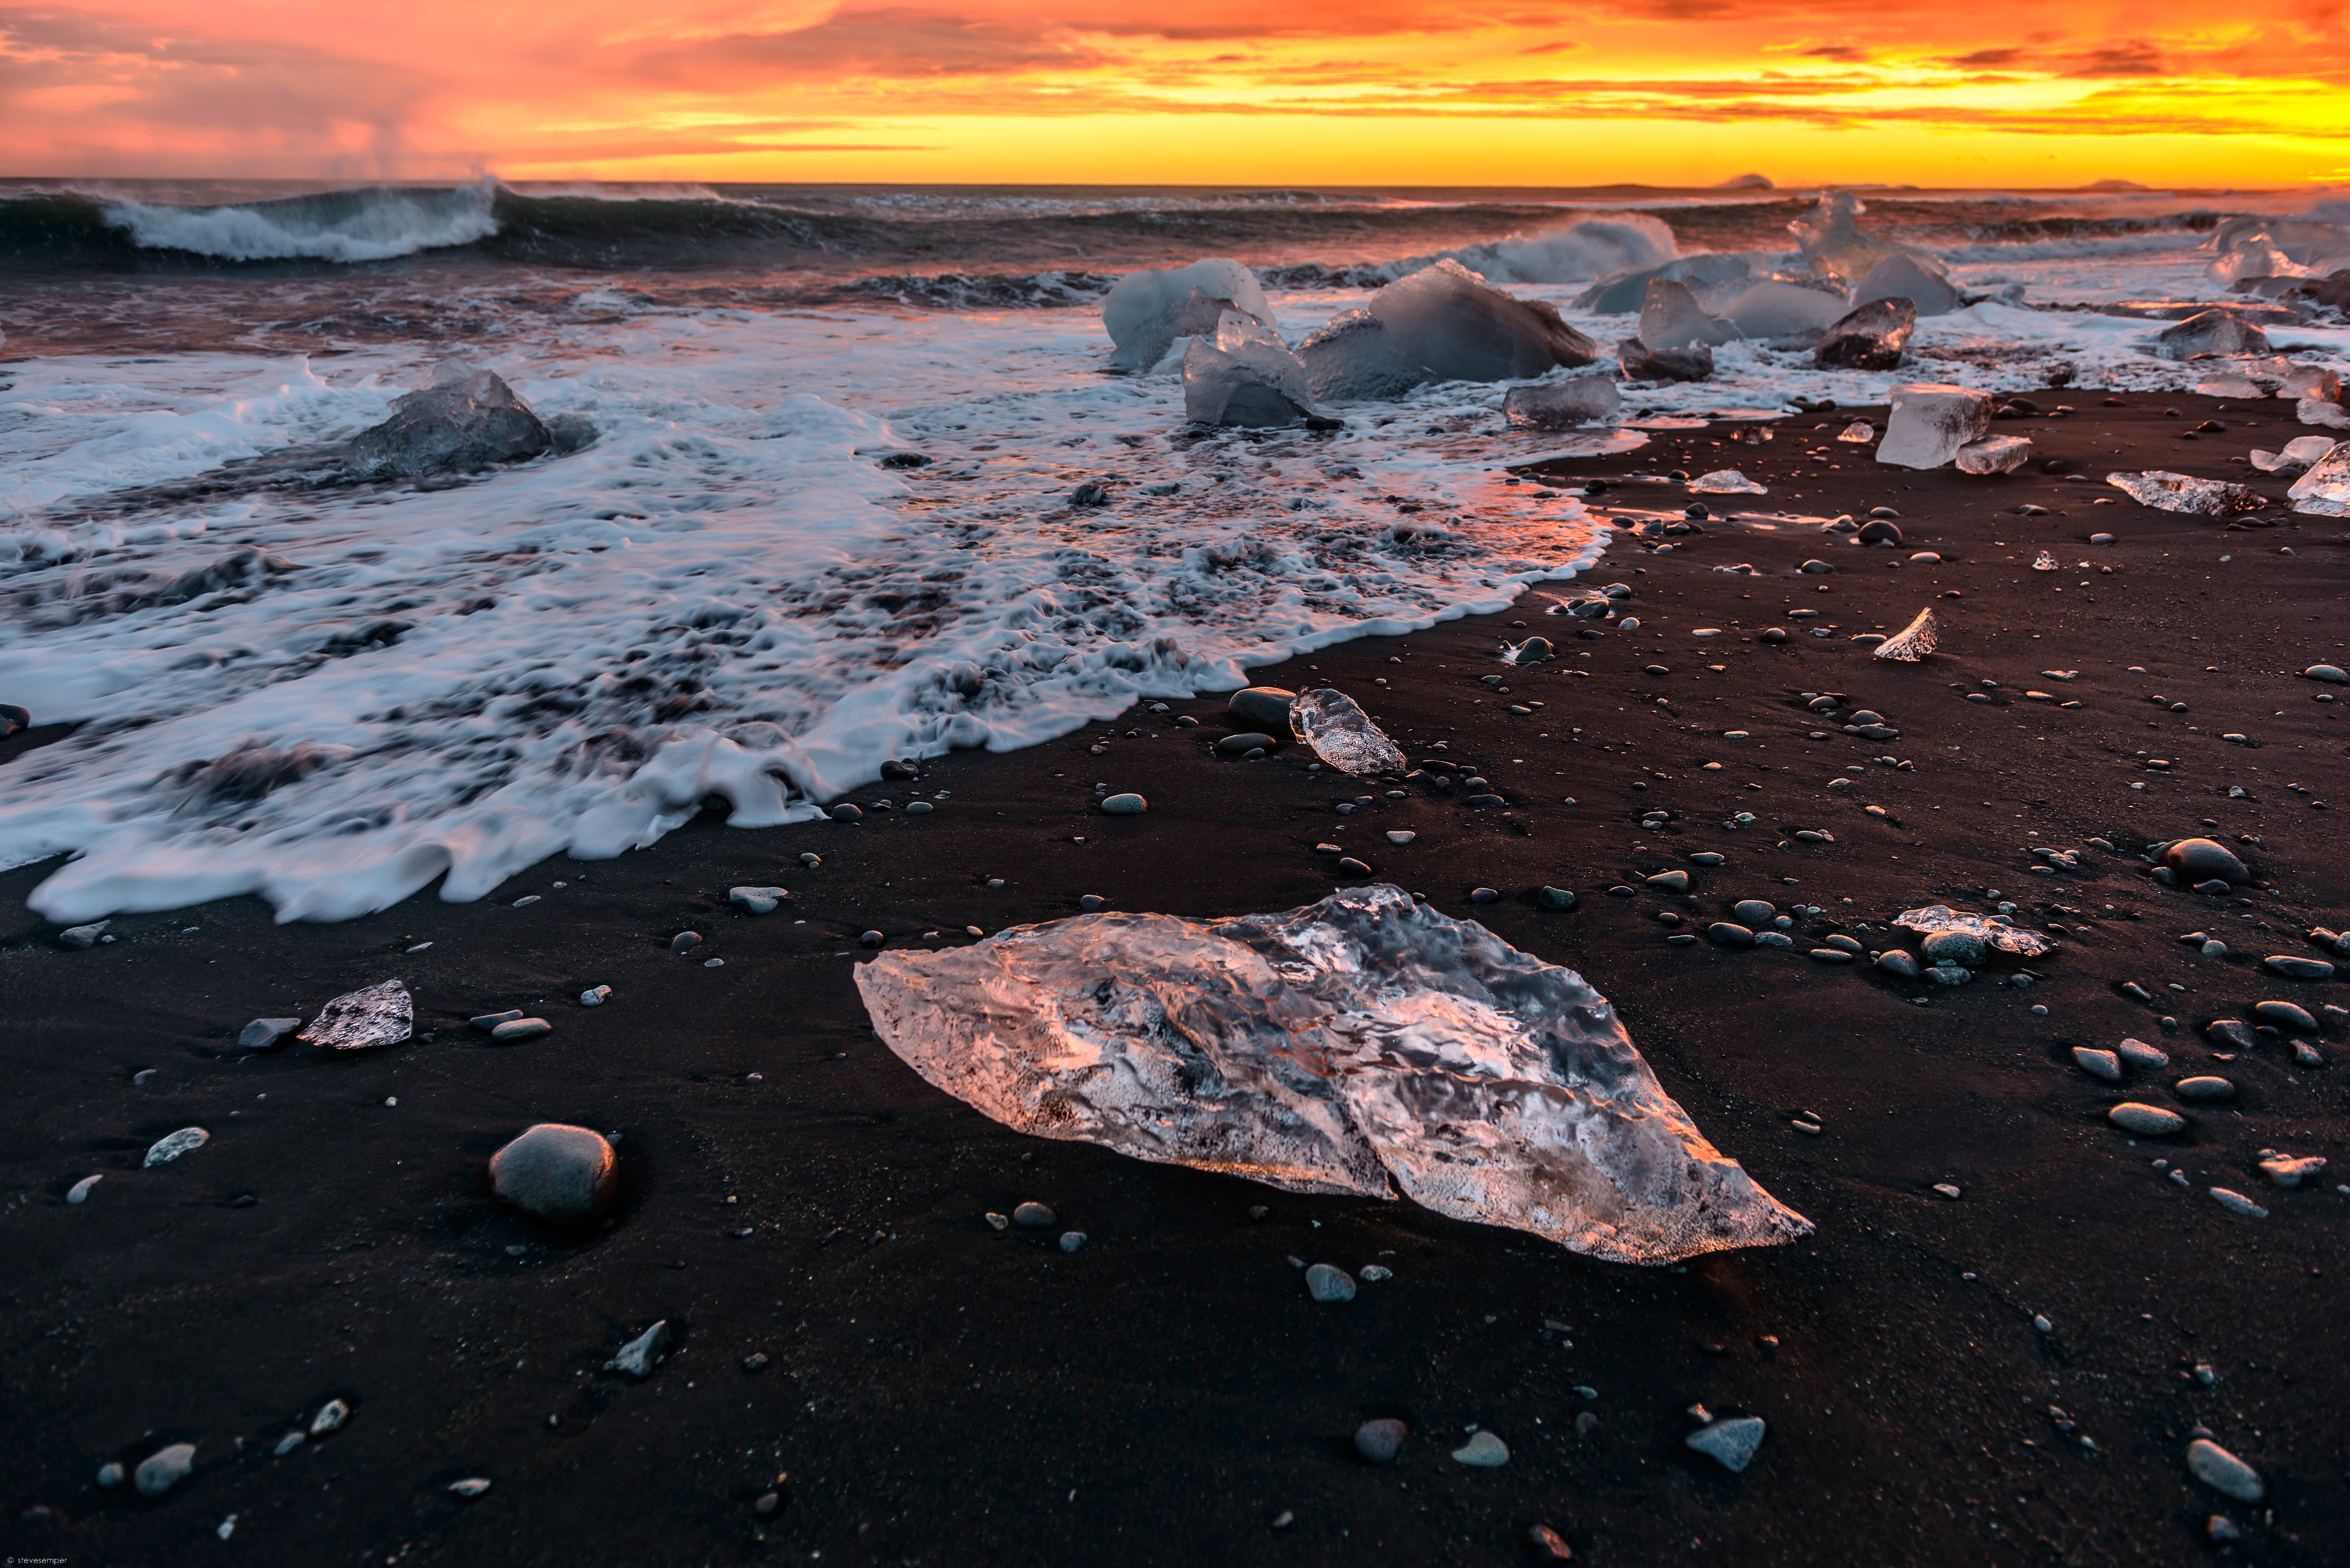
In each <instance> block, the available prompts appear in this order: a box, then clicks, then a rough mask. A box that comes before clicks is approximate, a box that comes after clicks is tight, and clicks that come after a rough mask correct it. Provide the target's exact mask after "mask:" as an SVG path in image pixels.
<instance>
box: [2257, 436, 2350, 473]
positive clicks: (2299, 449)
mask: <svg viewBox="0 0 2350 1568" xmlns="http://www.w3.org/2000/svg"><path fill="white" fill-rule="evenodd" d="M2335 445H2336V442H2335V441H2334V438H2333V437H2331V436H2295V437H2293V439H2292V440H2291V441H2287V442H2285V443H2284V448H2283V450H2282V451H2281V452H2262V451H2261V450H2260V449H2259V448H2257V447H2255V448H2254V449H2253V450H2252V466H2253V467H2254V468H2257V469H2259V470H2260V471H2261V472H2262V473H2305V472H2308V471H2309V470H2311V469H2313V468H2314V467H2316V466H2317V464H2318V463H2319V462H2322V461H2324V457H2325V454H2326V453H2327V452H2332V451H2333V450H2334V446H2335Z"/></svg>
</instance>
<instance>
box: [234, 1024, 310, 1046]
mask: <svg viewBox="0 0 2350 1568" xmlns="http://www.w3.org/2000/svg"><path fill="white" fill-rule="evenodd" d="M301 1026H302V1021H301V1020H300V1019H298V1018H256V1019H255V1020H254V1021H253V1022H252V1023H248V1024H246V1025H245V1026H244V1029H243V1030H242V1031H240V1032H239V1033H238V1034H237V1037H236V1044H237V1049H238V1050H240V1051H275V1050H276V1049H277V1047H278V1046H280V1045H283V1044H286V1041H287V1040H289V1039H291V1038H292V1037H293V1033H294V1031H295V1030H296V1029H298V1028H300V1027H301Z"/></svg>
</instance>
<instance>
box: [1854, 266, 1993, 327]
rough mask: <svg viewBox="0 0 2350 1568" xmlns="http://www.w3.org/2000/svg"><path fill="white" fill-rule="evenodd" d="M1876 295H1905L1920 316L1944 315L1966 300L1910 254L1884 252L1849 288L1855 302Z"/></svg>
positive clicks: (1871, 300)
mask: <svg viewBox="0 0 2350 1568" xmlns="http://www.w3.org/2000/svg"><path fill="white" fill-rule="evenodd" d="M1880 299H1906V300H1908V302H1909V303H1910V304H1911V305H1912V306H1915V307H1916V309H1917V312H1918V315H1920V316H1948V315H1949V314H1950V312H1951V311H1953V310H1956V309H1958V308H1959V306H1961V305H1964V304H1965V303H1966V298H1965V296H1962V295H1961V294H1960V293H1959V291H1958V290H1957V289H1956V288H1954V287H1952V286H1950V279H1949V278H1947V277H1944V276H1943V275H1942V274H1941V272H1940V271H1939V269H1937V268H1933V267H1929V266H1928V265H1926V264H1925V263H1924V262H1921V261H1919V260H1918V258H1917V257H1916V256H1914V255H1891V256H1887V257H1886V258H1885V259H1884V260H1883V261H1880V262H1878V263H1877V265H1875V266H1873V267H1870V268H1869V269H1868V275H1867V276H1866V277H1864V278H1862V279H1861V280H1860V286H1858V287H1857V288H1856V289H1854V290H1853V291H1852V302H1853V304H1854V305H1855V306H1862V305H1868V304H1872V303H1874V302H1875V301H1877V300H1880Z"/></svg>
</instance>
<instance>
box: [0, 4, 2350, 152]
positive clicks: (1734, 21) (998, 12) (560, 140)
mask: <svg viewBox="0 0 2350 1568" xmlns="http://www.w3.org/2000/svg"><path fill="white" fill-rule="evenodd" d="M2345 78H2350V22H2345V4H2344V0H2281V3H2278V4H2273V5H2260V6H2241V5H2222V4H2214V3H2212V0H2136V3H2133V4H2128V5H2123V4H2119V3H2115V4H2109V5H2046V4H2020V3H2018V0H1983V3H1981V4H1977V5H1950V4H1942V3H1921V0H1866V3H1861V0H1609V3H1603V4H1598V5H1592V6H1589V7H1587V8H1580V9H1570V8H1565V7H1557V8H1547V7H1545V8H1536V7H1525V8H1512V7H1510V6H1508V5H1501V6H1497V7H1493V8H1477V9H1471V8H1470V7H1466V6H1451V7H1436V6H1426V7H1410V6H1406V5H1401V4H1399V3H1397V0H1363V3H1361V4H1358V5H1332V4H1329V3H1327V0H1323V3H1319V4H1308V3H1306V0H1201V4H1198V5H1193V6H1191V7H1187V8H1180V9H1170V7H1167V6H1163V5H1140V4H1137V3H1136V0H1084V3H1082V4H1080V3H1076V0H1069V3H1066V4H1061V3H1058V0H902V3H889V4H853V3H852V4H836V3H833V0H768V3H762V0H669V3H667V4H658V3H656V4H634V3H629V0H575V3H572V4H567V5H533V6H520V5H496V4H494V3H493V4H489V5H458V4H454V3H452V0H399V3H397V4H393V3H388V0H350V3H341V4H336V5H320V4H310V3H305V0H295V3H291V4H264V3H260V0H205V3H203V4H196V3H195V0H97V3H93V4H88V5H76V6H72V7H70V8H65V7H46V6H37V5H36V6H21V5H20V6H0V174H8V175H60V176H73V175H79V176H93V175H117V176H127V175H140V174H152V175H163V174H169V175H189V174H244V175H277V176H334V177H340V178H378V177H391V178H406V179H433V178H442V177H447V176H463V175H468V174H473V173H477V172H494V173H496V174H499V175H501V176H503V177H504V178H507V179H515V180H522V179H567V178H595V179H605V180H619V179H629V180H696V181H724V180H775V181H793V180H845V181H872V182H1133V183H1182V184H1209V185H1224V184H1234V183H1244V184H1263V183H1267V182H1323V183H1355V184H1447V185H1461V184H1495V185H1516V184H1535V185H1562V184H1591V183H1603V182H1614V181H1638V182H1648V183H1698V184H1707V183H1712V182H1716V181H1719V180H1722V179H1725V178H1727V177H1729V176H1731V175H1735V174H1740V173H1744V172H1747V171H1759V172H1761V173H1763V174H1766V175H1769V176H1770V177H1772V178H1773V179H1774V180H1777V181H1779V182H1781V183H1783V184H1794V183H1803V182H1818V181H1830V180H1833V181H1853V182H1857V181H1870V180H1879V181H1903V182H1918V183H1924V184H1959V185H1983V184H2002V185H2069V184H2076V183H2081V182H2087V181H2091V180H2096V179H2103V178H2120V179H2130V180H2136V181H2139V182H2144V183H2147V184H2188V185H2212V184H2236V185H2264V186H2275V185H2295V184H2303V183H2307V182H2314V181H2342V180H2350V113H2345V110H2344V108H2343V104H2344V97H2343V91H2344V88H2345Z"/></svg>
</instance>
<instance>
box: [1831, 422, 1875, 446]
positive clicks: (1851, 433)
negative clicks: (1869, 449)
mask: <svg viewBox="0 0 2350 1568" xmlns="http://www.w3.org/2000/svg"><path fill="white" fill-rule="evenodd" d="M1876 439H1877V427H1876V426H1875V425H1873V424H1870V423H1869V422H1868V421H1866V420H1855V421H1852V423H1850V424H1848V425H1846V426H1845V427H1844V429H1842V430H1840V431H1836V440H1838V441H1850V442H1852V443H1853V444H1854V445H1855V446H1866V445H1867V444H1868V443H1869V442H1870V441H1875V440H1876Z"/></svg>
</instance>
